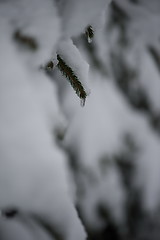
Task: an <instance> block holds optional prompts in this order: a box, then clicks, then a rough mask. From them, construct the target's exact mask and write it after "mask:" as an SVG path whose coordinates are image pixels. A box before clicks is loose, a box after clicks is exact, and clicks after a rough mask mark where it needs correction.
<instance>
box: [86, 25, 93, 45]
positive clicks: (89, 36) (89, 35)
mask: <svg viewBox="0 0 160 240" xmlns="http://www.w3.org/2000/svg"><path fill="white" fill-rule="evenodd" d="M85 34H86V36H87V39H88V42H91V41H92V38H93V37H94V30H93V28H92V26H91V25H89V26H88V27H87V29H86V31H85Z"/></svg>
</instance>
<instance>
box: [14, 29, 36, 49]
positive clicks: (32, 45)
mask: <svg viewBox="0 0 160 240" xmlns="http://www.w3.org/2000/svg"><path fill="white" fill-rule="evenodd" d="M13 38H14V39H15V40H16V41H17V42H18V43H20V44H21V45H23V46H25V47H27V48H28V49H30V50H32V51H35V50H37V48H38V44H37V42H36V40H35V39H34V38H33V37H30V36H27V35H23V33H21V32H20V31H19V30H17V31H16V32H15V33H14V35H13Z"/></svg>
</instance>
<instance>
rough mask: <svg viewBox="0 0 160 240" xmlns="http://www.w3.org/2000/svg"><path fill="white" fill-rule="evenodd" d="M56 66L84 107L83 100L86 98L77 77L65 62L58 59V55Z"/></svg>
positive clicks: (58, 56)
mask: <svg viewBox="0 0 160 240" xmlns="http://www.w3.org/2000/svg"><path fill="white" fill-rule="evenodd" d="M57 60H58V64H57V67H58V69H59V70H60V71H61V73H62V74H63V75H64V76H65V77H66V78H67V79H68V80H69V82H70V84H71V86H72V87H73V89H74V90H75V92H76V94H77V95H78V97H79V98H80V99H81V100H82V102H81V103H82V105H83V106H84V104H85V100H86V97H87V93H86V91H85V89H84V87H83V85H82V84H81V82H80V81H79V79H78V77H77V76H76V75H75V73H74V71H73V70H72V68H71V67H69V66H68V65H67V64H66V63H65V61H64V60H63V59H62V58H61V57H60V55H59V54H58V55H57Z"/></svg>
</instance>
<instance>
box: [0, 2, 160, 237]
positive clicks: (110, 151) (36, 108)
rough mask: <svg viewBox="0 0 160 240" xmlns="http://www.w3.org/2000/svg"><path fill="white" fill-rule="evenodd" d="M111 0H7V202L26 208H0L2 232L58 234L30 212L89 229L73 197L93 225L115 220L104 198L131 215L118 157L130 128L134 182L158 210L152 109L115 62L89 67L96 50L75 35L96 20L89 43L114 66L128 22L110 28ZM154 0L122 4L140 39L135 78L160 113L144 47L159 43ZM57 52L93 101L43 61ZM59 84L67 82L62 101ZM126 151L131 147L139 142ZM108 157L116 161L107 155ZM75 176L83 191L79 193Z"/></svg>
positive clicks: (1, 107)
mask: <svg viewBox="0 0 160 240" xmlns="http://www.w3.org/2000/svg"><path fill="white" fill-rule="evenodd" d="M109 2H110V1H109V0H107V1H106V0H100V1H96V0H85V1H84V0H82V1H78V0H77V1H75V0H68V1H65V0H59V1H53V0H52V1H51V0H32V1H31V0H29V1H25V0H15V1H10V0H8V1H1V2H0V33H1V34H0V53H1V54H0V63H1V64H0V112H1V114H0V159H1V161H0V210H1V211H2V210H4V209H6V208H8V207H16V208H18V209H19V210H20V218H17V219H15V220H14V221H12V220H11V221H8V220H6V219H4V218H3V217H2V216H1V217H0V234H1V235H2V240H3V239H4V240H10V239H11V238H13V236H14V238H15V239H16V238H17V236H18V237H21V238H23V239H25V240H33V239H42V240H47V239H48V240H50V236H48V235H47V233H46V232H45V231H43V229H42V228H41V227H40V226H39V225H37V223H36V222H34V220H33V219H30V218H31V214H36V215H37V216H38V217H40V218H43V219H44V221H47V222H48V223H49V225H50V226H51V227H52V228H53V229H54V230H55V229H56V231H57V232H58V234H61V235H62V236H63V238H64V239H66V240H74V239H77V240H84V239H86V233H85V230H84V227H83V225H82V223H81V221H80V219H79V217H78V214H77V212H76V210H75V206H74V204H73V202H74V200H75V202H74V203H75V204H76V203H78V204H80V206H81V207H82V211H83V214H84V217H85V220H86V221H87V224H88V225H89V226H90V227H91V228H92V229H101V228H103V227H104V225H105V224H106V222H105V220H104V219H102V218H101V217H100V216H99V215H98V213H97V207H98V206H100V205H102V206H103V207H104V208H105V209H106V210H108V209H109V212H110V213H111V215H112V217H113V219H114V220H115V222H117V223H118V224H124V223H125V220H126V219H125V217H126V216H125V213H124V212H125V204H126V201H127V193H126V189H125V188H124V184H123V183H122V177H121V174H120V171H119V169H118V167H117V165H116V162H115V160H114V157H115V156H117V155H118V154H120V153H123V152H124V151H125V150H126V143H125V137H126V136H127V135H129V136H131V138H132V139H133V142H134V143H135V144H136V147H137V148H136V150H134V157H135V165H136V175H135V178H134V185H135V186H136V187H137V188H138V189H141V191H142V197H143V205H144V208H145V209H146V210H147V211H150V212H153V211H155V210H156V209H157V208H158V206H159V202H160V187H159V181H160V163H159V157H160V138H159V135H158V133H157V132H156V131H155V130H153V128H152V126H151V124H150V123H149V116H148V113H144V112H143V113H142V112H140V111H137V110H135V109H133V108H132V107H131V105H130V104H129V102H128V101H127V99H126V97H124V95H123V93H122V92H120V89H119V88H118V87H117V85H116V83H115V81H114V79H113V78H114V76H113V75H112V74H111V72H112V71H111V70H110V69H109V73H108V75H107V76H106V75H105V76H104V75H103V76H102V75H101V74H100V73H98V71H97V70H95V69H94V70H93V66H92V68H90V64H89V63H90V59H89V57H88V56H87V60H88V61H89V63H87V61H86V58H85V57H84V55H85V56H86V55H87V54H85V53H81V52H80V50H79V49H78V46H76V45H74V43H73V40H72V39H71V37H75V36H77V35H80V34H81V33H83V32H84V29H85V28H86V27H87V26H88V25H89V24H91V25H93V29H94V30H95V37H94V39H93V42H92V43H90V44H93V45H94V46H95V47H96V53H97V56H98V58H99V59H101V61H102V63H103V64H104V66H106V67H108V66H109V68H111V67H112V66H111V65H110V59H109V58H110V55H109V53H110V49H113V48H114V50H115V51H118V46H117V45H116V44H117V38H118V35H119V32H118V30H117V29H115V31H114V30H113V31H110V36H106V29H105V27H106V23H107V21H109V19H108V18H107V17H105V15H104V14H105V9H106V8H107V6H108V4H109ZM117 2H118V1H117ZM154 2H155V4H153V5H152V4H151V3H150V2H149V1H141V4H140V6H139V5H136V4H132V3H129V2H128V1H126V0H122V1H120V2H119V4H120V6H121V7H123V8H124V9H125V10H126V11H127V12H128V14H129V15H130V21H129V23H128V24H129V27H128V35H129V36H130V39H132V38H133V45H132V44H131V51H126V52H125V54H126V55H127V56H126V59H127V60H128V63H130V64H131V66H133V67H135V68H137V70H138V71H139V75H138V78H137V81H136V82H135V85H136V84H137V85H136V86H135V87H139V86H141V87H142V88H143V89H145V91H146V94H147V97H148V99H149V100H150V103H151V108H152V110H153V111H154V112H155V113H159V100H160V99H159V90H160V88H159V73H158V70H157V68H156V67H155V65H154V62H153V60H152V58H151V56H150V55H149V53H147V52H146V50H145V49H146V46H147V45H148V44H150V43H152V44H155V45H156V46H159V43H158V41H159V40H158V39H159V32H158V31H157V29H158V27H159V21H160V18H159V16H158V9H159V6H160V5H159V2H158V1H155V0H154ZM144 5H145V7H144ZM138 6H139V7H138ZM153 13H154V14H153ZM101 14H102V17H101ZM146 17H147V18H146ZM100 26H101V27H100ZM152 26H153V27H152ZM17 30H19V31H20V33H21V34H22V36H29V37H32V38H33V39H35V41H36V43H37V46H38V47H37V49H36V51H32V50H31V49H30V50H26V48H25V46H23V44H22V46H19V43H18V42H16V40H15V39H14V37H13V36H14V34H15V32H16V31H17ZM107 34H108V32H107ZM106 41H107V43H106ZM81 51H83V47H81ZM57 53H58V54H60V56H61V57H62V58H63V59H64V60H65V61H66V63H67V64H68V65H69V66H70V67H71V68H72V69H73V70H74V72H75V73H76V75H77V76H78V77H79V79H80V81H81V82H82V85H83V86H84V87H85V89H86V91H87V94H88V98H87V103H86V106H85V107H84V108H81V107H80V105H79V99H78V97H77V96H76V95H75V93H74V91H73V89H71V87H70V85H69V84H68V83H64V79H63V78H62V77H60V75H58V74H57V75H56V74H55V75H54V74H53V75H52V74H51V76H50V77H51V78H52V79H50V78H49V77H48V75H47V74H46V73H45V72H44V71H43V70H42V69H41V66H44V64H45V63H46V62H48V60H50V59H55V56H56V54H57ZM57 76H58V77H57ZM56 77H57V78H58V79H56ZM57 81H59V82H62V81H63V82H62V84H61V83H59V82H57ZM60 84H61V85H62V86H64V87H62V88H63V89H62V93H63V94H61V105H60V102H59V91H61V89H58V87H59V88H61V85H60ZM57 86H58V87H57ZM90 90H91V94H89V93H90ZM64 130H66V134H65V137H64V141H63V143H62V144H61V145H60V146H59V145H58V144H57V139H56V131H62V132H63V131H64ZM68 149H69V150H71V151H72V152H73V153H74V154H75V156H76V161H78V162H79V164H80V166H81V168H82V169H80V170H79V171H82V172H80V173H79V174H78V175H77V178H79V180H80V182H81V183H82V185H83V186H82V187H84V189H83V190H84V194H82V196H80V194H79V195H78V194H77V192H78V191H80V190H79V189H78V187H79V188H80V187H81V186H75V185H76V184H75V183H74V180H75V179H74V178H72V177H73V175H74V174H73V175H71V174H70V172H69V171H68V166H67V162H68V158H69V157H68V156H67V153H66V152H67V150H68ZM126 151H129V153H130V154H131V150H130V149H129V150H128V149H127V150H126ZM103 159H105V161H106V162H105V164H108V165H107V167H104V166H103V165H102V160H103ZM68 174H70V175H69V176H68ZM72 184H73V185H74V186H73V193H72V194H73V195H75V196H72V194H71V187H72V186H71V185H72ZM76 194H77V195H76ZM22 219H23V221H21V220H22ZM27 222H29V226H30V225H31V228H30V227H28V224H27ZM0 238H1V236H0Z"/></svg>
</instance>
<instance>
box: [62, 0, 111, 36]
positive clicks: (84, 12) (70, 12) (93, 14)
mask: <svg viewBox="0 0 160 240" xmlns="http://www.w3.org/2000/svg"><path fill="white" fill-rule="evenodd" d="M109 3H110V0H99V1H97V0H81V1H78V0H68V1H65V0H61V1H60V4H59V5H60V13H61V15H62V26H63V36H64V37H65V38H67V37H70V36H76V35H78V34H81V33H82V32H84V29H85V28H86V27H87V26H88V25H90V24H91V23H92V21H95V19H96V18H97V17H99V15H100V14H101V13H102V11H103V9H104V8H106V7H107V6H108V4H109Z"/></svg>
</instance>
